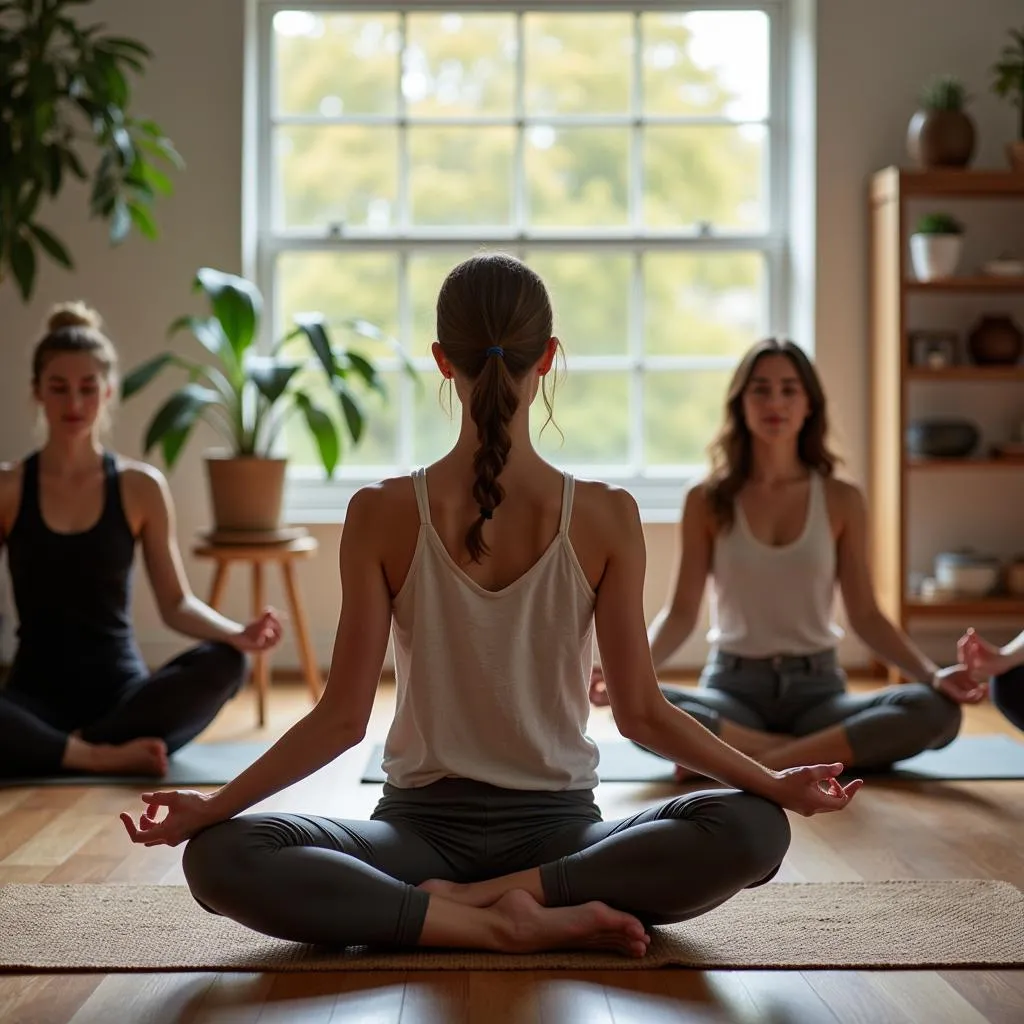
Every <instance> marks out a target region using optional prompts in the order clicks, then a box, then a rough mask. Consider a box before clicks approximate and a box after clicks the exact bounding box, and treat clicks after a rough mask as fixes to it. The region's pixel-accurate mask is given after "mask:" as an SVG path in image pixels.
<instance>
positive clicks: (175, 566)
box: [130, 466, 281, 651]
mask: <svg viewBox="0 0 1024 1024" xmlns="http://www.w3.org/2000/svg"><path fill="white" fill-rule="evenodd" d="M130 481H131V483H130V486H132V488H133V489H134V490H135V492H136V496H137V498H138V504H139V507H140V508H141V509H142V515H143V519H142V528H141V531H140V538H141V541H142V554H143V558H144V560H145V563H146V571H147V573H148V574H149V579H150V582H151V583H152V585H153V594H154V596H155V597H156V602H157V607H158V608H159V609H160V617H161V618H162V619H163V621H164V623H165V624H166V625H167V626H168V627H169V628H171V629H173V630H175V631H176V632H178V633H182V634H183V635H184V636H189V637H193V638H194V639H196V640H217V641H220V642H222V643H229V644H232V645H234V646H235V647H238V648H239V649H240V650H243V651H263V650H268V649H269V648H271V647H273V646H274V645H275V644H277V642H278V641H279V640H280V639H281V623H280V621H279V619H278V617H277V613H276V612H274V611H273V610H272V609H267V610H266V611H265V612H264V613H263V614H262V615H261V616H260V617H259V618H258V619H255V620H254V621H253V622H250V623H249V624H248V625H242V624H241V623H238V622H235V621H233V620H232V619H229V618H227V617H225V616H224V615H221V614H220V613H219V612H216V611H214V610H213V609H212V608H211V607H210V606H209V605H208V604H206V603H205V602H204V601H200V600H199V598H198V597H196V596H195V594H193V593H192V588H191V587H190V586H189V582H188V577H187V576H186V575H185V568H184V566H183V565H182V562H181V552H180V551H179V549H178V539H177V532H176V529H175V522H174V502H173V500H172V498H171V493H170V490H169V488H168V487H167V481H166V480H165V479H164V476H163V474H162V473H160V472H159V471H158V470H157V469H155V468H154V467H152V466H141V467H140V468H138V469H137V470H135V471H134V472H132V473H131V477H130Z"/></svg>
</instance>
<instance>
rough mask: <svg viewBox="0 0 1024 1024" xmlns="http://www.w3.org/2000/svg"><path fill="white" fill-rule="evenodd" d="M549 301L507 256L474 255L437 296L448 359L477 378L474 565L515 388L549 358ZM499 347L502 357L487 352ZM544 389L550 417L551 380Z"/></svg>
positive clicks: (497, 487) (504, 455) (494, 495)
mask: <svg viewBox="0 0 1024 1024" xmlns="http://www.w3.org/2000/svg"><path fill="white" fill-rule="evenodd" d="M552 321H553V317H552V312H551V300H550V299H549V297H548V292H547V289H546V288H545V287H544V282H543V281H542V280H541V279H540V277H539V276H538V275H537V274H536V272H534V271H533V270H531V269H530V268H529V267H528V266H526V264H525V263H523V262H521V261H520V260H517V259H516V258H515V257H514V256H509V255H506V254H505V253H486V254H481V255H478V256H472V257H470V258H469V259H468V260H465V261H464V262H462V263H460V264H459V265H458V266H457V267H455V268H453V269H452V270H451V272H450V273H449V274H448V276H447V277H446V278H445V280H444V283H443V284H442V285H441V291H440V293H439V295H438V297H437V340H438V343H439V344H440V346H441V349H442V351H443V352H444V354H445V356H446V358H447V359H448V361H449V362H450V363H451V364H452V366H454V367H455V368H456V369H457V370H458V371H459V372H460V373H462V374H463V375H464V376H466V377H468V378H469V379H470V380H471V381H472V382H473V390H472V394H471V396H470V400H469V413H470V416H471V417H472V418H473V422H474V423H475V424H476V431H477V438H478V439H479V441H480V447H479V448H478V449H477V450H476V454H475V455H474V456H473V469H474V471H475V473H476V480H475V481H474V483H473V498H474V499H475V501H476V502H477V504H478V505H479V506H480V515H479V516H478V517H477V519H476V521H475V522H474V523H473V525H472V526H471V527H470V528H469V530H468V531H467V533H466V548H467V550H468V551H469V555H470V557H471V558H472V559H473V561H474V562H479V561H480V560H481V559H482V558H483V556H484V555H486V554H488V553H489V551H490V549H489V548H488V546H487V542H486V541H485V540H484V538H483V526H484V523H485V522H486V521H487V520H488V519H490V518H491V517H492V516H493V514H494V510H495V509H496V508H497V507H498V506H499V505H500V504H501V502H502V500H503V499H504V497H505V490H504V488H503V487H502V486H501V484H500V483H499V480H498V478H499V477H500V476H501V472H502V470H503V469H504V468H505V463H506V461H507V460H508V453H509V449H510V448H511V447H512V437H511V435H510V433H509V421H510V420H511V419H512V417H513V416H514V415H515V412H516V409H517V408H518V407H519V391H518V389H517V387H516V385H517V384H518V382H519V381H521V380H522V378H523V377H524V376H525V374H526V373H527V371H528V370H530V369H532V368H533V367H534V366H536V364H537V362H538V360H540V358H541V357H542V356H543V355H544V353H545V351H546V348H547V344H548V342H549V341H550V339H551V335H552ZM496 347H497V348H500V349H501V350H502V354H500V355H499V354H497V353H494V352H492V353H491V354H488V350H490V349H494V348H496ZM541 386H542V389H543V395H544V404H545V406H546V407H547V410H548V416H549V418H550V415H551V400H550V398H549V397H548V394H547V389H546V382H545V381H542V382H541Z"/></svg>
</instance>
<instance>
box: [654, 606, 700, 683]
mask: <svg viewBox="0 0 1024 1024" xmlns="http://www.w3.org/2000/svg"><path fill="white" fill-rule="evenodd" d="M696 621H697V614H696V612H692V613H691V612H684V613H679V612H675V613H674V612H672V610H671V609H670V608H662V610H661V611H660V612H658V614H657V616H656V617H655V619H654V621H653V622H652V623H651V625H650V627H649V628H648V630H647V639H648V642H649V643H650V645H651V660H652V661H653V662H654V667H655V668H656V669H658V668H661V667H663V666H664V664H665V662H666V661H668V659H669V658H671V657H672V655H673V654H675V652H676V651H677V650H679V648H680V647H682V645H683V644H684V643H686V640H687V638H688V637H689V635H690V634H691V633H692V632H693V627H694V625H695V623H696Z"/></svg>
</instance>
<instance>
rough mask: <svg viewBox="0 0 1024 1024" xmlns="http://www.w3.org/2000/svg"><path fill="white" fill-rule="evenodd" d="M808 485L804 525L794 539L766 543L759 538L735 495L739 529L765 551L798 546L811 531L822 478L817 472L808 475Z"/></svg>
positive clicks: (782, 552)
mask: <svg viewBox="0 0 1024 1024" xmlns="http://www.w3.org/2000/svg"><path fill="white" fill-rule="evenodd" d="M808 481H809V482H810V487H808V489H807V511H806V512H805V513H804V525H803V529H801V531H800V533H799V534H798V536H797V537H796V539H795V540H791V541H790V542H789V543H788V544H768V543H766V542H765V541H763V540H761V538H760V537H758V536H756V535H755V534H754V531H753V530H752V529H751V528H750V523H749V522H748V520H747V516H746V513H745V512H744V511H743V506H742V504H741V503H740V499H739V496H738V495H737V497H736V520H737V522H738V523H739V524H740V529H741V530H743V532H744V534H745V535H746V537H747V539H748V540H749V541H751V542H752V543H753V544H755V545H756V546H757V547H759V548H762V549H764V550H765V551H771V552H774V553H776V554H784V553H785V552H787V551H792V550H793V549H794V548H796V547H799V546H800V545H801V544H803V543H804V541H806V540H807V537H808V536H809V535H810V532H811V525H812V523H813V520H814V514H815V512H816V511H817V508H816V503H817V495H818V493H819V492H820V490H821V485H822V479H821V475H820V474H819V473H813V472H812V473H811V475H810V476H809V477H808Z"/></svg>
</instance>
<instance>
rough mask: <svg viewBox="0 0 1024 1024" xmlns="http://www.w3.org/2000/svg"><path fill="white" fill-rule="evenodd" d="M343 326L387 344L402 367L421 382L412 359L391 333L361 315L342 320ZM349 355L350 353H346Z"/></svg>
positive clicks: (417, 381) (418, 382)
mask: <svg viewBox="0 0 1024 1024" xmlns="http://www.w3.org/2000/svg"><path fill="white" fill-rule="evenodd" d="M344 323H345V326H346V327H348V329H349V330H350V331H353V332H354V333H355V334H360V335H362V336H363V337H364V338H371V339H372V340H373V341H379V342H380V343H381V344H383V345H387V347H388V348H389V349H391V351H392V352H393V353H394V354H395V356H397V358H398V359H399V361H400V362H401V363H402V369H403V370H405V372H406V373H407V374H408V375H409V376H410V377H412V379H413V380H415V381H416V383H417V384H420V383H422V382H421V381H420V375H419V374H418V373H417V372H416V367H415V366H413V363H412V360H411V359H410V358H409V356H408V355H407V354H406V351H405V349H404V348H402V343H401V342H400V341H399V340H398V339H397V338H396V337H394V336H393V335H390V334H388V333H387V331H382V330H381V329H380V328H379V327H378V326H377V325H376V324H372V323H370V321H369V320H364V319H363V318H362V317H359V316H356V317H351V318H350V319H348V320H345V321H344ZM348 354H349V356H350V357H351V355H352V353H351V352H349V353H348Z"/></svg>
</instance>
